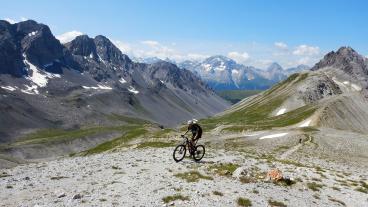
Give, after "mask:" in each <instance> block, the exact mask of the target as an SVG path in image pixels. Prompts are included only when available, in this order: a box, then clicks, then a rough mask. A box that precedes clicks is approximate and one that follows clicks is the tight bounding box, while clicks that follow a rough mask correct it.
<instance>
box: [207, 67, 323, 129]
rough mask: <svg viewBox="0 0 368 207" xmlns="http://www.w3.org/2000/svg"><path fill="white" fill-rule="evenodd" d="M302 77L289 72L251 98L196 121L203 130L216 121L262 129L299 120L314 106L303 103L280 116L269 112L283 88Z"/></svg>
mask: <svg viewBox="0 0 368 207" xmlns="http://www.w3.org/2000/svg"><path fill="white" fill-rule="evenodd" d="M305 77H306V75H303V74H301V75H299V74H294V75H291V76H290V77H289V78H288V79H287V80H285V81H283V82H281V83H279V84H277V85H276V86H274V87H273V88H271V89H269V90H267V91H266V92H264V93H262V94H261V95H259V96H257V97H256V98H254V99H252V100H251V101H249V102H247V103H245V104H243V105H239V106H236V107H235V108H232V109H231V110H229V111H226V112H224V113H222V114H221V115H219V116H214V117H212V118H209V119H204V120H201V121H200V123H201V124H202V125H203V127H204V128H205V129H206V130H211V129H213V128H215V127H216V126H218V125H219V124H222V125H238V126H237V127H235V128H234V127H229V128H228V129H227V130H248V129H249V130H265V129H271V128H274V127H284V126H289V125H293V124H296V123H299V122H301V121H303V120H305V119H306V118H308V117H310V116H311V115H312V114H313V113H314V112H315V110H316V107H315V106H313V105H306V106H303V107H300V108H298V109H295V110H292V111H289V112H287V113H285V114H283V115H280V116H271V114H272V112H273V111H275V110H276V109H277V108H279V107H280V106H281V105H282V103H283V102H284V101H285V100H286V99H287V98H288V96H289V92H288V90H283V89H284V88H285V87H287V86H289V85H290V84H295V83H296V81H297V80H300V79H303V78H305ZM239 126H243V127H239Z"/></svg>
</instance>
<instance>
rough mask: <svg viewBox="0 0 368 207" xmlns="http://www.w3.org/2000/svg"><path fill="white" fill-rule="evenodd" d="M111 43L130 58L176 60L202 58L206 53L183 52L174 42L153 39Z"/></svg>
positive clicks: (205, 56)
mask: <svg viewBox="0 0 368 207" xmlns="http://www.w3.org/2000/svg"><path fill="white" fill-rule="evenodd" d="M113 43H114V44H115V45H116V47H118V48H119V49H120V50H121V51H122V53H124V54H127V55H128V56H130V57H131V58H133V57H135V58H150V57H157V58H160V59H162V60H165V59H166V58H169V59H170V60H174V61H177V62H181V61H184V60H203V59H205V58H207V57H208V55H204V54H199V53H190V52H189V53H184V52H181V51H178V50H176V49H175V48H174V47H175V46H176V44H173V43H169V46H167V45H165V44H162V43H160V42H158V41H154V40H145V41H140V42H138V43H127V42H123V41H120V40H114V41H113Z"/></svg>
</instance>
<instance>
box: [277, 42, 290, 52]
mask: <svg viewBox="0 0 368 207" xmlns="http://www.w3.org/2000/svg"><path fill="white" fill-rule="evenodd" d="M274 46H275V47H276V48H278V49H280V50H287V49H288V45H287V44H286V43H283V42H275V43H274Z"/></svg>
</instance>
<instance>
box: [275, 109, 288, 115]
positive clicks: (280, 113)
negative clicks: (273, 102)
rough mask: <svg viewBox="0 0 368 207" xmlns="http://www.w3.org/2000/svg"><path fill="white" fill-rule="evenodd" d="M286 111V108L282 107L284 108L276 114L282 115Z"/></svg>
mask: <svg viewBox="0 0 368 207" xmlns="http://www.w3.org/2000/svg"><path fill="white" fill-rule="evenodd" d="M285 111H286V108H282V109H280V110H279V111H278V112H277V113H276V116H280V115H282V114H284V113H285Z"/></svg>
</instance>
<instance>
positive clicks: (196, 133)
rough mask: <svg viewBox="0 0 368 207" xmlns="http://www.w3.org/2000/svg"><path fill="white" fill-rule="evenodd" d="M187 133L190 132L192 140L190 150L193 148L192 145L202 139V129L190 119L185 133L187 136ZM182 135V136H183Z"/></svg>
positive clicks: (194, 120) (195, 121)
mask: <svg viewBox="0 0 368 207" xmlns="http://www.w3.org/2000/svg"><path fill="white" fill-rule="evenodd" d="M189 131H191V132H192V139H191V140H190V145H191V148H193V147H194V143H195V142H196V141H197V140H198V139H199V138H201V137H202V128H201V126H199V124H197V120H196V119H192V120H189V121H188V130H187V131H186V132H185V134H187V133H188V132H189ZM185 134H184V135H185Z"/></svg>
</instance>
